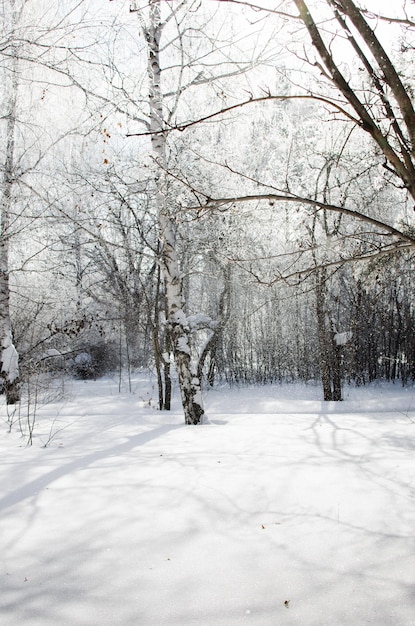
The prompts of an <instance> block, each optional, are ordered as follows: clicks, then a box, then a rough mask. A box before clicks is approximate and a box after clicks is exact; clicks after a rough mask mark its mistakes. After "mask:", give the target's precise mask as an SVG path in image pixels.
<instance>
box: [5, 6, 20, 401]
mask: <svg viewBox="0 0 415 626" xmlns="http://www.w3.org/2000/svg"><path fill="white" fill-rule="evenodd" d="M13 8H14V7H13ZM14 21H15V20H14V16H13V22H14ZM17 65H18V57H17V50H16V49H14V51H13V54H12V57H11V59H10V74H11V79H10V84H9V85H8V87H7V85H6V89H7V88H9V90H10V91H9V97H8V105H7V130H6V133H7V136H6V154H5V163H4V174H3V185H2V192H1V235H0V342H1V356H0V362H1V363H0V364H1V371H0V377H1V379H2V392H3V393H5V394H6V402H7V404H15V403H16V402H18V401H19V400H20V386H19V368H18V364H19V357H18V353H17V350H16V348H15V347H14V344H13V333H12V324H11V319H10V289H9V241H10V212H11V208H12V201H13V197H12V192H13V182H14V141H15V139H14V138H15V126H16V107H17V77H18V67H17Z"/></svg>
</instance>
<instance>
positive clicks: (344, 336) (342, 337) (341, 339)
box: [334, 330, 353, 346]
mask: <svg viewBox="0 0 415 626" xmlns="http://www.w3.org/2000/svg"><path fill="white" fill-rule="evenodd" d="M352 337H353V332H352V331H351V330H348V331H346V332H344V333H336V334H335V335H334V341H335V342H336V345H338V346H345V345H346V343H347V342H348V341H350V340H351V338H352Z"/></svg>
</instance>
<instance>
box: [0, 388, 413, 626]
mask: <svg viewBox="0 0 415 626" xmlns="http://www.w3.org/2000/svg"><path fill="white" fill-rule="evenodd" d="M68 384H69V383H68ZM414 391H415V390H414V388H413V387H410V388H405V389H403V388H401V387H399V386H392V385H390V386H382V385H377V386H370V387H367V388H360V389H350V390H347V389H346V399H345V401H344V402H342V403H325V402H322V401H321V399H320V398H321V392H320V389H319V388H316V387H312V386H296V385H292V386H269V387H251V388H245V389H237V388H234V389H232V390H229V389H227V388H225V387H223V388H217V389H214V390H213V391H210V392H209V393H208V394H207V395H206V396H205V404H206V408H207V413H208V415H209V419H210V425H206V426H205V425H204V426H197V427H195V426H192V427H189V426H188V427H186V426H184V425H183V417H182V412H181V410H180V404H179V394H178V393H177V389H175V395H174V404H173V410H172V412H171V413H160V412H158V411H156V410H155V409H153V408H151V405H152V403H151V401H149V399H150V400H151V397H152V395H151V394H153V396H154V395H155V394H156V391H155V389H154V381H151V380H147V379H145V378H139V377H138V378H136V379H135V380H134V381H133V393H131V394H129V393H128V392H127V391H125V392H122V393H120V394H119V393H118V381H117V380H111V379H109V378H107V379H105V380H99V381H96V382H93V381H91V382H87V383H84V382H80V381H77V382H73V383H71V388H70V389H69V390H68V393H67V395H66V399H65V400H64V401H62V402H59V403H56V404H48V405H45V406H41V407H39V408H38V418H37V420H38V422H37V425H36V426H35V432H34V445H33V446H32V447H30V448H28V447H26V445H25V442H26V439H25V438H24V437H22V436H21V435H20V432H19V428H18V424H17V423H16V425H15V427H14V428H13V429H12V432H11V433H8V427H7V424H6V418H7V416H6V408H5V407H3V408H2V409H1V410H2V415H3V417H4V421H2V422H1V425H0V452H1V458H2V459H3V462H2V464H1V466H0V488H1V491H0V512H1V515H0V563H1V568H0V576H1V593H0V624H2V625H3V624H4V626H6V625H7V626H56V625H57V624H59V626H95V625H98V624H99V625H100V626H190V625H200V626H244V625H249V626H290V625H298V626H364V625H368V624H374V625H376V626H409V625H411V624H414V623H415V617H414V616H415V542H414V528H415V462H414V455H415V393H414ZM154 404H155V403H154ZM22 428H23V430H24V428H25V426H24V423H22ZM51 432H52V433H54V436H53V437H52V440H51V441H50V442H49V445H48V447H46V448H45V447H43V443H45V442H46V441H47V440H48V438H49V437H50V434H51Z"/></svg>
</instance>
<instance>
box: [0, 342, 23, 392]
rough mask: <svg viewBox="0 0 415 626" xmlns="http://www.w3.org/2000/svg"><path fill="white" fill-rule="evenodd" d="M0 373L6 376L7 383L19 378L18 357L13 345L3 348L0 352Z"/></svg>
mask: <svg viewBox="0 0 415 626" xmlns="http://www.w3.org/2000/svg"><path fill="white" fill-rule="evenodd" d="M1 361H2V371H3V372H5V373H6V374H7V380H8V382H9V383H13V382H14V381H15V380H16V378H18V377H19V365H18V364H19V355H18V353H17V350H16V348H15V347H14V345H13V344H10V345H9V346H7V348H3V350H2V352H1Z"/></svg>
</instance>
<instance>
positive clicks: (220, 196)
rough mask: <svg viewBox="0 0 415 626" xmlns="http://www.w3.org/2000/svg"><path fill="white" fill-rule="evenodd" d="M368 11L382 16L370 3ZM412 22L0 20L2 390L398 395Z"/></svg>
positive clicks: (170, 8) (236, 11)
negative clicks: (250, 386) (292, 388)
mask: <svg viewBox="0 0 415 626" xmlns="http://www.w3.org/2000/svg"><path fill="white" fill-rule="evenodd" d="M387 4H388V3H387ZM410 4H411V3H409V2H399V3H394V5H393V7H392V6H390V5H389V4H388V6H386V4H385V8H383V7H380V5H379V2H375V1H373V2H372V3H370V2H367V3H365V6H364V7H363V5H362V6H360V5H358V4H355V3H354V2H352V1H351V0H326V1H313V2H311V3H309V4H306V2H303V1H302V0H292V1H289V0H287V1H283V2H280V3H265V4H264V5H263V6H260V5H257V4H255V3H250V2H239V1H215V0H203V1H200V0H199V1H196V2H190V1H185V2H170V1H167V0H154V1H152V0H151V1H150V3H149V4H147V5H146V4H144V3H142V2H124V1H123V0H107V1H105V2H102V1H99V2H98V1H94V0H80V1H78V2H59V3H52V4H51V3H50V2H43V0H36V2H35V1H33V0H4V1H3V2H2V33H1V37H2V39H1V66H0V69H1V73H2V85H3V89H2V96H1V98H2V104H1V110H2V116H1V141H2V146H3V149H2V151H1V154H2V186H1V194H2V199H1V204H2V209H1V242H0V254H1V276H0V280H1V285H0V289H1V314H0V319H1V326H0V328H1V331H0V332H1V342H2V344H1V345H2V353H1V364H2V368H1V376H2V386H3V392H4V393H5V394H6V397H7V402H8V403H9V404H13V403H15V402H16V401H18V399H19V397H20V394H21V389H22V388H23V386H24V384H25V383H27V381H28V380H30V379H33V377H38V376H39V375H40V373H45V372H48V373H51V374H53V373H56V372H58V371H62V369H65V370H66V371H69V372H71V373H72V374H73V375H74V376H81V377H86V378H88V377H89V378H93V377H97V376H99V375H100V374H102V373H104V372H105V371H109V370H111V371H114V370H117V369H118V368H123V369H124V370H127V371H133V370H134V369H136V368H151V369H152V370H154V371H155V372H156V375H157V381H158V404H159V408H160V409H168V408H169V406H170V402H171V376H172V375H176V374H175V372H177V376H178V380H179V386H180V391H181V396H182V402H183V407H184V414H185V420H186V423H189V424H197V423H199V422H200V421H201V419H202V416H203V407H202V402H201V396H200V391H201V386H209V385H213V384H214V383H215V381H218V380H220V381H226V382H228V383H238V384H241V383H242V384H244V383H253V382H255V383H270V382H275V381H286V380H289V381H297V380H301V381H310V380H313V381H321V384H322V388H323V392H324V399H325V400H341V398H342V384H344V383H346V384H348V383H350V382H353V383H355V384H357V385H364V384H365V383H367V382H370V381H373V380H377V379H386V380H396V379H400V380H401V381H402V383H404V384H405V383H406V382H407V381H408V380H413V378H414V376H415V342H414V341H415V340H414V334H413V332H411V330H412V327H413V322H414V309H413V303H412V274H411V273H412V258H413V257H412V255H413V247H414V243H415V235H414V232H415V231H414V216H415V214H414V201H415V149H414V142H415V136H414V128H415V110H414V103H413V88H414V86H413V43H414V22H413V15H412V13H411V9H412V7H411V6H409V5H410Z"/></svg>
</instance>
